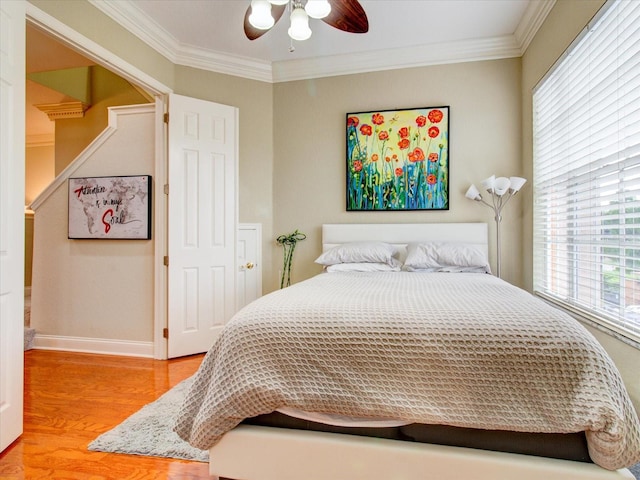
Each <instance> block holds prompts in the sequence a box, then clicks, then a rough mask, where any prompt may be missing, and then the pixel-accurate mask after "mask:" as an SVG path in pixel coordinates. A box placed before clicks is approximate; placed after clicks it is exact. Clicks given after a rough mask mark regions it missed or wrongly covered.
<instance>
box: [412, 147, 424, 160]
mask: <svg viewBox="0 0 640 480" xmlns="http://www.w3.org/2000/svg"><path fill="white" fill-rule="evenodd" d="M423 160H424V152H423V151H422V149H421V148H420V147H416V148H414V149H413V152H411V153H409V161H410V162H421V161H423Z"/></svg>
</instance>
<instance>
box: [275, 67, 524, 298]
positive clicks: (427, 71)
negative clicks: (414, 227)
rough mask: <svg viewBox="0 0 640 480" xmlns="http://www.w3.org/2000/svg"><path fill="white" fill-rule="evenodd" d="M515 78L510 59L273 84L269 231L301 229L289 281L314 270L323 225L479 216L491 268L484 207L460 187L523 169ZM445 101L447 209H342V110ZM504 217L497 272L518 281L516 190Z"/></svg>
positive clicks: (487, 215) (517, 76) (516, 72)
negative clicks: (302, 235) (447, 116)
mask: <svg viewBox="0 0 640 480" xmlns="http://www.w3.org/2000/svg"><path fill="white" fill-rule="evenodd" d="M520 78H521V71H520V59H519V58H516V59H508V60H495V61H486V62H471V63H460V64H454V65H440V66H433V67H424V68H413V69H406V70H393V71H388V72H377V73H367V74H358V75H348V76H341V77H331V78H323V79H316V80H305V81H297V82H288V83H279V84H276V85H275V86H274V92H275V93H274V105H275V106H274V133H275V140H274V145H275V156H274V162H275V166H274V238H275V236H278V235H280V234H283V233H290V232H292V231H294V230H295V229H299V230H300V231H302V232H304V233H306V234H307V240H305V241H303V242H301V243H299V244H298V246H297V248H296V252H295V258H294V265H293V270H292V281H294V282H295V281H300V280H302V279H304V278H307V277H310V276H312V275H313V274H315V273H318V272H319V271H320V268H319V267H318V266H317V265H315V264H314V263H313V261H314V259H315V258H316V257H317V256H318V255H319V254H320V250H321V238H320V233H321V226H322V224H323V223H408V222H487V223H488V224H489V230H490V249H491V260H492V265H493V266H494V267H495V222H494V220H493V212H492V210H490V209H489V208H487V207H485V206H483V205H481V204H479V203H477V202H472V201H470V200H468V199H466V198H465V197H464V193H465V192H466V190H467V188H468V186H469V184H471V183H476V185H479V182H480V180H483V179H484V178H486V177H488V176H490V175H491V174H494V173H495V174H498V175H505V176H512V175H521V174H522V163H521V160H520V155H521V150H522V145H521V141H520V137H521V110H520ZM444 105H448V106H450V116H451V119H450V157H451V160H450V182H451V184H450V187H449V188H450V209H449V211H411V212H347V211H346V206H345V203H346V201H345V195H346V193H345V188H346V187H345V182H346V180H345V170H346V167H345V149H346V141H345V136H346V114H347V113H348V112H350V113H352V112H359V111H371V110H376V109H380V110H385V109H396V108H411V107H428V106H444ZM527 188H528V187H525V190H527ZM503 216H504V221H503V224H502V225H503V227H502V228H503V237H502V240H503V252H502V269H503V277H504V278H505V279H506V280H508V281H510V282H512V283H515V284H521V283H522V277H521V268H520V259H521V257H522V249H521V245H522V236H521V230H522V228H521V225H520V204H519V199H518V197H516V198H515V199H514V200H513V203H512V204H509V205H508V207H507V208H505V210H504V212H503ZM274 238H272V239H271V241H272V245H273V241H274ZM272 248H274V249H275V252H274V266H273V274H274V276H273V277H272V278H269V279H268V282H267V284H268V285H270V286H271V287H272V288H275V282H276V281H277V275H278V273H277V272H278V269H279V268H281V267H280V266H281V262H282V251H281V250H279V249H277V247H275V246H274V247H272Z"/></svg>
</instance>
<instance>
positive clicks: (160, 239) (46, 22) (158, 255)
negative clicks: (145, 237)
mask: <svg viewBox="0 0 640 480" xmlns="http://www.w3.org/2000/svg"><path fill="white" fill-rule="evenodd" d="M25 3H26V18H25V21H26V22H27V23H29V24H30V25H32V26H34V27H36V28H38V29H40V30H42V31H43V32H45V33H47V34H48V35H49V36H51V37H52V38H54V39H56V40H57V41H59V42H60V43H63V44H65V45H67V46H69V47H70V48H72V49H74V50H76V51H78V52H79V53H80V54H82V55H83V56H85V57H87V58H89V59H91V60H92V61H94V62H95V63H97V64H99V65H101V66H103V67H104V68H106V69H108V70H110V71H112V72H114V73H116V74H117V75H119V76H121V77H122V78H124V79H126V80H127V81H129V82H131V83H133V84H135V85H138V86H140V87H142V88H144V89H145V90H147V91H148V92H150V93H151V94H153V96H154V97H155V105H156V122H155V125H156V127H155V129H156V136H155V137H156V145H155V152H156V154H155V167H154V173H153V175H154V182H155V184H156V191H163V189H164V185H165V184H167V182H168V171H167V158H168V157H167V155H168V152H167V148H168V146H167V129H166V124H165V123H164V114H165V113H166V112H167V110H168V98H169V94H170V93H173V90H172V89H171V88H169V87H168V86H167V85H165V84H163V83H161V82H159V81H158V80H156V79H155V78H153V77H151V76H150V75H148V74H146V73H144V72H143V71H141V70H139V69H138V68H137V67H135V66H133V65H131V64H130V63H128V62H126V61H124V60H123V59H122V58H120V57H118V56H116V55H114V54H113V53H111V52H110V51H108V50H107V49H105V48H104V47H102V46H100V45H99V44H97V43H96V42H94V41H93V40H90V39H89V38H87V37H85V36H84V35H82V34H80V33H79V32H77V31H76V30H73V29H72V28H70V27H69V26H68V25H66V24H64V23H62V22H61V21H59V20H58V19H56V18H54V17H52V16H51V15H49V14H48V13H46V12H44V11H42V10H40V9H39V8H38V7H36V6H34V5H33V4H31V3H29V2H25ZM153 203H154V206H153V215H154V222H153V225H154V226H153V240H152V241H153V244H154V262H153V265H154V300H153V304H154V307H153V311H154V314H153V315H154V320H153V358H155V359H157V360H164V359H166V358H167V341H166V339H165V338H164V337H163V331H164V328H165V327H166V325H167V285H168V277H167V268H166V267H165V265H164V256H165V255H166V254H167V253H166V252H167V246H168V244H167V234H168V232H167V203H168V202H167V196H166V195H164V194H161V195H154V202H153Z"/></svg>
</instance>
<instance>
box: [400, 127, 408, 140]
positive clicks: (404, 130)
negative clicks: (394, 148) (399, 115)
mask: <svg viewBox="0 0 640 480" xmlns="http://www.w3.org/2000/svg"><path fill="white" fill-rule="evenodd" d="M398 136H399V137H400V138H407V137H408V136H409V129H408V128H407V127H402V128H401V129H400V130H398Z"/></svg>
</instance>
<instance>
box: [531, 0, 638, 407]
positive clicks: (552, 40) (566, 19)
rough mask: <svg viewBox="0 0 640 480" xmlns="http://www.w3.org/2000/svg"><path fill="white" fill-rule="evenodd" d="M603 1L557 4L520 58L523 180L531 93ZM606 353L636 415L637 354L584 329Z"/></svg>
mask: <svg viewBox="0 0 640 480" xmlns="http://www.w3.org/2000/svg"><path fill="white" fill-rule="evenodd" d="M604 3H605V0H558V1H557V3H556V5H555V6H554V8H553V10H552V11H551V13H550V14H549V16H548V17H547V19H546V20H545V22H544V24H543V25H542V27H541V28H540V30H539V31H538V33H537V34H536V36H535V38H534V39H533V41H532V42H531V44H530V45H529V48H528V49H527V51H526V52H525V54H524V56H523V58H522V162H523V167H522V168H523V171H524V173H525V176H526V177H527V178H532V176H533V143H532V142H533V138H532V129H533V126H532V119H533V113H532V112H533V110H532V91H533V88H534V87H535V86H536V84H537V83H538V82H539V81H540V79H542V77H543V76H544V75H545V73H546V72H547V71H548V70H549V68H551V66H552V65H553V64H554V63H555V61H556V60H557V59H558V58H559V57H560V55H562V53H563V52H564V51H565V50H566V48H567V47H568V46H569V44H570V43H571V42H572V41H573V40H574V38H575V37H576V36H577V35H578V34H579V33H580V32H581V31H582V30H583V29H584V27H585V26H586V25H587V23H588V22H589V20H590V19H591V18H592V17H593V16H594V15H595V14H596V13H597V11H598V10H599V9H600V7H601V6H602V5H603V4H604ZM522 196H523V199H524V202H523V205H525V207H524V209H523V210H524V211H523V215H524V222H523V235H522V238H523V240H524V244H523V249H522V252H523V261H522V268H523V273H524V275H523V280H524V286H525V288H527V289H528V290H532V289H533V267H532V264H533V225H532V221H533V219H532V211H531V205H532V203H533V190H532V189H531V188H529V189H525V190H524V191H523V193H522ZM588 329H589V330H590V331H591V332H592V333H593V334H594V336H595V337H596V338H597V339H598V341H599V342H600V343H601V344H602V346H603V347H604V348H605V349H606V350H607V352H608V353H609V355H610V356H611V358H613V360H614V362H615V363H616V365H617V367H618V369H619V370H620V373H621V374H622V377H623V379H624V380H625V384H626V386H627V390H628V391H629V394H630V396H631V399H632V401H633V402H634V405H635V407H636V410H637V411H639V412H640V381H638V366H639V365H640V350H638V349H637V348H633V347H631V346H629V345H626V344H624V343H623V342H621V341H619V340H617V339H616V338H614V337H612V336H610V335H608V334H606V333H603V332H602V331H601V330H598V329H596V328H592V327H588Z"/></svg>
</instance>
